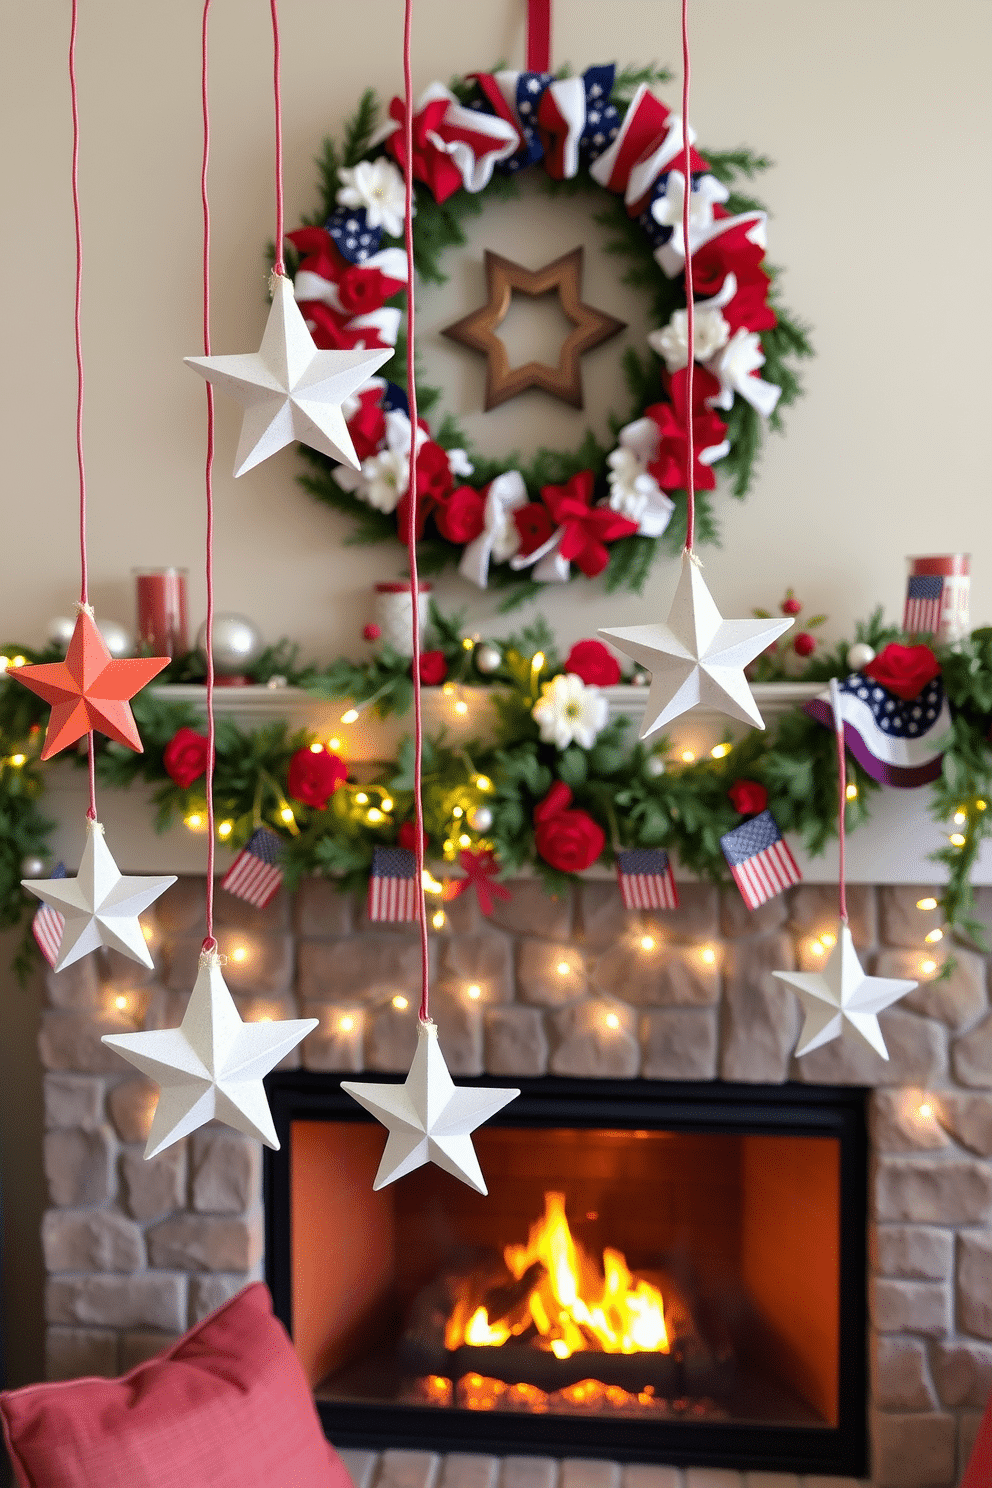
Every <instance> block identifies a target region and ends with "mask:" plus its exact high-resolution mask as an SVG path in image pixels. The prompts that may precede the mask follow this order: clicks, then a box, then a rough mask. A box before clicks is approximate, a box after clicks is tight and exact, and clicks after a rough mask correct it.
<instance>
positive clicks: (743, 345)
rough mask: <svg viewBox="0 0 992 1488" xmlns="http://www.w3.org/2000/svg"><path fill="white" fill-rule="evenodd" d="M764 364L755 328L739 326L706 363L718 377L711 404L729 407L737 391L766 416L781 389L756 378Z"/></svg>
mask: <svg viewBox="0 0 992 1488" xmlns="http://www.w3.org/2000/svg"><path fill="white" fill-rule="evenodd" d="M764 365H765V357H764V353H763V352H762V350H761V337H760V336H759V335H758V333H757V331H748V330H745V329H744V327H743V326H742V327H741V328H740V330H738V331H735V332H734V335H733V336H732V338H731V339H730V341H729V342H728V343H727V345H726V347H724V348H723V349H722V350H721V352H720V353H719V355H717V356H715V357H714V358H713V360H712V361H711V362H710V364H709V369H708V370H709V371H710V372H712V373H713V375H714V376H715V377H718V378H719V379H720V393H719V396H718V397H716V398H714V399H712V404H713V407H714V408H729V407H730V406H731V404H732V403H733V401H734V394H735V393H739V394H740V395H741V397H742V398H746V399H747V401H748V403H750V404H751V406H752V408H756V409H757V410H758V412H759V413H760V414H761V416H762V417H763V418H768V417H769V416H770V415H771V414H772V413H774V411H775V405H776V404H777V403H778V400H779V398H780V397H781V395H782V389H781V388H780V387H779V386H778V384H777V383H774V382H765V380H764V378H762V377H755V375H754V374H755V373H756V372H757V370H758V368H759V367H763V366H764Z"/></svg>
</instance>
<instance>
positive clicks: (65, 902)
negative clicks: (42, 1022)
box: [21, 821, 176, 971]
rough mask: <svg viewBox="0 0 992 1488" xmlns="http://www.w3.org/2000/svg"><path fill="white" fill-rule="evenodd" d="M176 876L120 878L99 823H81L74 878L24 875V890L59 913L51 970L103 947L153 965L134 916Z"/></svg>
mask: <svg viewBox="0 0 992 1488" xmlns="http://www.w3.org/2000/svg"><path fill="white" fill-rule="evenodd" d="M175 881H176V875H175V874H174V873H170V874H167V875H166V876H165V877H164V878H135V877H125V876H124V875H123V874H122V873H121V871H120V869H119V868H118V867H117V864H116V863H115V862H114V859H113V857H112V855H111V852H110V848H109V847H108V846H107V844H106V841H105V840H104V835H103V827H102V826H101V825H100V823H99V822H95V821H88V822H87V823H86V846H85V847H84V848H83V856H82V861H81V862H80V864H79V873H78V874H77V875H76V877H75V878H25V879H22V880H21V882H22V884H23V886H24V888H26V889H27V890H28V892H29V893H31V894H34V895H35V897H36V898H38V899H41V900H43V901H44V902H45V904H49V905H51V907H52V909H54V910H57V911H58V913H59V914H60V915H62V916H64V918H65V929H64V930H63V931H62V940H61V943H60V945H59V952H58V955H57V957H56V958H55V965H54V969H55V970H56V971H61V970H62V968H63V967H64V966H71V965H72V963H73V962H74V961H78V960H79V959H80V957H82V956H86V955H88V954H89V952H90V951H97V950H99V949H100V947H101V946H107V947H109V949H110V950H113V951H122V952H123V953H124V955H125V956H130V957H131V959H132V961H140V962H141V963H142V965H144V966H152V965H154V963H153V961H152V958H151V953H150V952H149V950H148V946H147V944H146V942H145V937H144V933H143V931H142V929H141V924H140V922H139V920H138V916H139V915H140V914H141V913H142V912H143V911H144V910H146V909H147V908H148V906H149V905H150V904H154V902H155V900H156V899H157V898H158V896H159V895H160V894H164V893H165V891H166V889H167V888H168V887H169V885H170V884H174V883H175Z"/></svg>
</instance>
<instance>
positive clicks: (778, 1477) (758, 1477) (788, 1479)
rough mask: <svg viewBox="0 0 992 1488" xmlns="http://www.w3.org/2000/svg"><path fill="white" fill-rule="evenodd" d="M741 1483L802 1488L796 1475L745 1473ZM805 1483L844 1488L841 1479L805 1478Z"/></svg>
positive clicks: (809, 1486)
mask: <svg viewBox="0 0 992 1488" xmlns="http://www.w3.org/2000/svg"><path fill="white" fill-rule="evenodd" d="M847 1481H848V1482H849V1480H847ZM741 1482H742V1484H743V1485H744V1488H802V1485H801V1484H800V1482H799V1479H798V1478H797V1477H796V1475H795V1473H765V1472H753V1473H743V1474H742V1477H741ZM803 1482H804V1483H805V1484H806V1488H816V1485H817V1484H819V1483H823V1484H827V1483H828V1482H829V1483H832V1484H834V1485H835V1488H843V1485H841V1480H840V1478H831V1479H829V1480H828V1479H827V1478H804V1479H803ZM850 1488H858V1485H857V1484H854V1483H851V1484H850Z"/></svg>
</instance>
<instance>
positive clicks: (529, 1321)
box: [444, 1193, 670, 1359]
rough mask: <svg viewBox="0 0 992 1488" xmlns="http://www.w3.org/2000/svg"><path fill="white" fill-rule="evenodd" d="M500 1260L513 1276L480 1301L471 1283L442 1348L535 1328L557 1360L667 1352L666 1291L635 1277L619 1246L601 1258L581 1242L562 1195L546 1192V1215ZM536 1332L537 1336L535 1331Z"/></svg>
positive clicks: (537, 1342) (538, 1341) (538, 1343)
mask: <svg viewBox="0 0 992 1488" xmlns="http://www.w3.org/2000/svg"><path fill="white" fill-rule="evenodd" d="M503 1259H504V1260H505V1262H506V1266H507V1269H508V1271H509V1272H510V1274H511V1276H512V1277H513V1281H512V1282H509V1281H508V1282H507V1283H506V1285H505V1286H502V1287H495V1288H492V1289H491V1290H490V1291H489V1292H488V1293H487V1294H486V1301H485V1302H483V1303H480V1302H479V1298H478V1293H477V1292H476V1293H475V1294H474V1295H473V1294H472V1292H471V1291H470V1290H469V1289H468V1288H466V1290H465V1294H464V1295H462V1296H461V1297H459V1299H458V1302H457V1303H456V1305H455V1308H454V1310H453V1311H452V1313H451V1316H450V1317H449V1319H448V1322H447V1326H446V1329H445V1339H444V1341H445V1347H446V1348H448V1349H456V1348H459V1347H460V1346H461V1345H462V1344H471V1345H475V1346H478V1345H482V1346H489V1347H496V1346H498V1345H500V1344H504V1343H507V1342H509V1340H510V1339H511V1338H521V1341H524V1340H523V1339H522V1335H523V1334H525V1333H526V1334H530V1336H531V1339H532V1340H533V1343H534V1346H535V1347H537V1348H542V1349H547V1350H548V1351H550V1352H551V1353H553V1354H554V1355H555V1357H556V1358H558V1359H568V1358H570V1357H571V1355H572V1354H574V1353H578V1352H582V1351H587V1350H595V1351H600V1352H603V1353H607V1354H636V1353H643V1352H651V1353H661V1354H667V1353H668V1352H669V1351H670V1346H669V1341H668V1331H667V1329H666V1327H665V1303H664V1298H663V1297H662V1295H661V1292H660V1291H659V1290H658V1288H657V1287H655V1286H652V1285H651V1283H650V1282H649V1281H647V1280H646V1279H645V1278H644V1277H635V1276H634V1275H632V1273H631V1271H630V1269H629V1267H628V1265H627V1260H626V1257H625V1256H624V1255H622V1254H621V1252H620V1251H618V1250H609V1249H607V1250H604V1251H603V1256H602V1262H601V1263H600V1264H597V1263H596V1262H595V1261H594V1260H593V1258H592V1256H590V1255H589V1254H588V1253H587V1252H586V1251H585V1250H583V1248H582V1246H581V1245H579V1244H577V1243H576V1241H575V1240H574V1238H573V1236H572V1232H571V1230H570V1229H569V1227H568V1220H567V1219H566V1217H565V1196H564V1194H560V1193H546V1194H545V1195H544V1214H543V1216H542V1218H540V1219H539V1220H537V1221H536V1222H535V1223H534V1224H532V1225H531V1228H530V1235H529V1236H528V1239H527V1244H526V1245H508V1246H506V1248H505V1249H504V1251H503ZM535 1330H536V1333H537V1337H534V1332H535Z"/></svg>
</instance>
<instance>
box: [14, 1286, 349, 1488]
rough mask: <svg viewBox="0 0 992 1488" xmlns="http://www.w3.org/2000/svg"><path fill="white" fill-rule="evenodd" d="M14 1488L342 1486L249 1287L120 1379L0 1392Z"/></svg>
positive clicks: (272, 1325)
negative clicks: (15, 1482) (18, 1485)
mask: <svg viewBox="0 0 992 1488" xmlns="http://www.w3.org/2000/svg"><path fill="white" fill-rule="evenodd" d="M0 1414H2V1417H3V1427H4V1434H5V1436H6V1439H7V1445H8V1447H9V1449H10V1456H11V1461H12V1462H13V1464H14V1471H15V1473H16V1475H17V1481H18V1483H19V1484H21V1485H23V1488H54V1485H56V1484H57V1485H58V1488H172V1485H176V1488H351V1480H350V1478H349V1477H348V1473H347V1471H346V1470H345V1467H344V1465H343V1463H342V1462H341V1459H340V1458H339V1457H338V1455H337V1453H336V1452H335V1451H334V1448H333V1447H332V1446H331V1445H330V1443H329V1442H328V1441H327V1440H326V1438H325V1436H324V1433H323V1431H322V1429H321V1425H320V1420H319V1418H318V1416H317V1412H316V1409H315V1407H314V1403H313V1397H312V1395H311V1393H310V1389H309V1387H308V1385H307V1382H306V1379H305V1378H304V1375H303V1370H302V1369H301V1367H300V1362H299V1360H298V1359H297V1357H296V1354H295V1352H294V1350H293V1345H292V1343H291V1342H290V1339H289V1336H288V1334H287V1333H286V1330H285V1328H283V1326H282V1324H281V1323H280V1322H279V1321H278V1320H277V1319H276V1318H275V1317H273V1315H272V1299H271V1297H270V1296H269V1293H268V1289H267V1288H266V1287H265V1286H264V1285H263V1284H262V1283H261V1282H255V1283H254V1284H253V1285H251V1286H249V1287H246V1288H245V1290H244V1291H242V1292H239V1293H238V1295H237V1296H236V1297H232V1298H231V1300H230V1302H226V1303H225V1304H224V1306H223V1307H219V1308H218V1309H217V1311H216V1312H212V1313H211V1314H210V1316H209V1317H206V1318H204V1319H203V1321H202V1322H201V1323H197V1325H196V1327H195V1328H191V1329H190V1331H189V1332H188V1333H187V1334H186V1335H185V1336H184V1337H183V1338H180V1339H179V1341H178V1342H177V1343H174V1344H173V1345H172V1346H171V1348H168V1349H166V1350H165V1351H164V1352H163V1353H161V1354H157V1355H156V1356H155V1358H154V1359H149V1360H148V1362H147V1363H145V1364H139V1365H138V1367H137V1368H136V1369H132V1370H131V1372H130V1373H129V1374H125V1375H124V1376H123V1377H122V1378H121V1379H112V1380H107V1379H78V1380H68V1381H66V1382H64V1383H62V1384H50V1385H28V1386H27V1387H26V1388H25V1389H23V1390H8V1391H6V1392H5V1393H4V1394H0Z"/></svg>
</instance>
